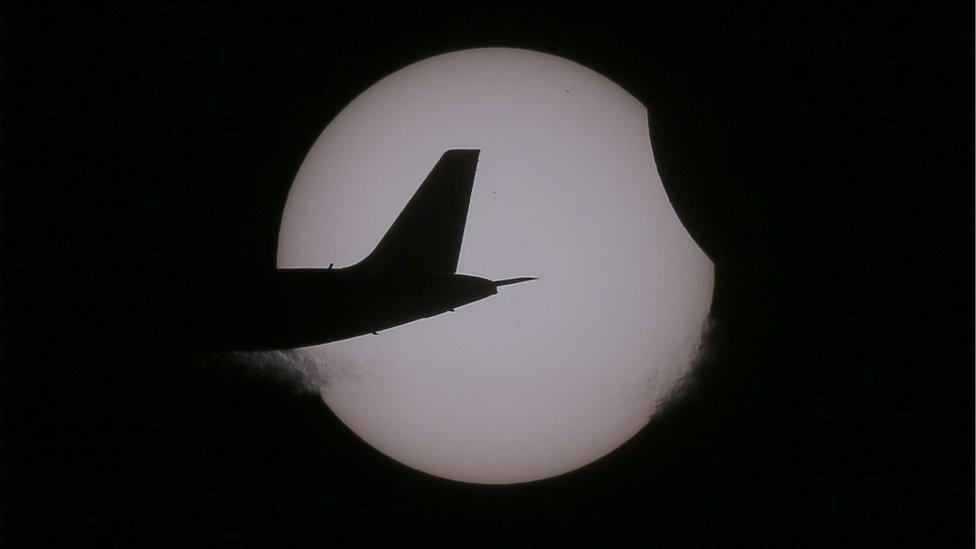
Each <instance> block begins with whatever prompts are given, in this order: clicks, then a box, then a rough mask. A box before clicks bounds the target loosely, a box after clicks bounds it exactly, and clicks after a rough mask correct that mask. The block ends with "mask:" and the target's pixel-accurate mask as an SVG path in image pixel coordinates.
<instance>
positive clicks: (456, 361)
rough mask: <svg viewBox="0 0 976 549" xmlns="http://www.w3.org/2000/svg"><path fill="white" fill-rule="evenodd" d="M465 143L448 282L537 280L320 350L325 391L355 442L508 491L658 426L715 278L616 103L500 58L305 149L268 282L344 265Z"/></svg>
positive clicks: (584, 82) (529, 63)
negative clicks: (464, 197)
mask: <svg viewBox="0 0 976 549" xmlns="http://www.w3.org/2000/svg"><path fill="white" fill-rule="evenodd" d="M457 148H469V149H480V150H481V157H480V162H479V164H478V169H477V176H476V178H475V183H474V191H473V194H472V199H471V205H470V209H469V214H468V219H467V226H466V230H465V234H464V241H463V245H462V248H461V257H460V261H459V265H458V272H460V273H465V274H471V275H476V276H481V277H487V278H492V279H499V278H510V277H518V276H537V277H539V280H537V281H533V282H527V283H524V284H517V285H514V286H506V287H502V288H500V289H499V293H498V295H496V296H494V297H491V298H488V299H485V300H483V301H478V302H476V303H472V304H470V305H467V306H465V307H463V308H460V309H458V310H457V312H455V313H449V314H444V315H440V316H437V317H433V318H429V319H425V320H421V321H417V322H413V323H411V324H406V325H403V326H400V327H397V328H393V329H391V330H388V331H385V332H382V333H380V334H379V335H377V336H372V335H370V336H364V337H358V338H354V339H350V340H346V341H341V342H336V343H332V344H328V345H324V346H320V347H316V348H311V349H309V352H310V354H311V355H312V356H313V357H314V361H315V362H316V364H317V367H318V368H321V369H322V375H320V376H318V377H317V378H316V379H320V380H321V382H320V383H319V386H318V387H317V389H318V390H320V392H321V394H322V397H323V399H324V400H325V402H326V403H327V404H328V406H329V407H330V408H331V409H332V410H333V411H334V412H335V413H336V415H337V416H338V417H339V418H340V419H341V420H342V421H343V422H344V423H345V424H346V425H347V426H349V427H350V428H351V429H352V430H353V431H354V432H356V433H357V434H358V435H359V436H360V437H362V438H363V439H364V440H365V441H366V442H368V443H369V444H371V445H372V446H374V447H375V448H377V449H378V450H380V451H381V452H383V453H385V454H386V455H388V456H390V457H393V458H394V459H396V460H398V461H400V462H402V463H404V464H406V465H409V466H410V467H414V468H416V469H419V470H421V471H425V472H427V473H431V474H434V475H438V476H441V477H445V478H449V479H455V480H461V481H468V482H478V483H489V484H504V483H514V482H524V481H531V480H536V479H542V478H546V477H551V476H554V475H558V474H561V473H565V472H568V471H572V470H573V469H576V468H578V467H581V466H583V465H585V464H587V463H590V462H592V461H593V460H595V459H597V458H599V457H601V456H603V455H605V454H607V453H608V452H610V451H612V450H613V449H615V448H617V447H618V446H619V445H621V444H622V443H624V442H625V441H626V440H627V439H629V438H630V437H632V436H633V435H634V434H635V433H637V432H638V431H639V430H640V429H641V427H643V426H644V425H645V424H646V423H647V422H648V421H649V419H650V417H651V415H652V414H653V413H654V411H655V409H656V407H657V406H658V404H659V403H660V401H661V400H662V398H664V397H665V396H666V394H667V393H668V391H669V390H670V389H671V388H673V387H674V385H675V384H676V383H677V382H678V381H679V380H680V379H681V378H682V376H683V375H684V374H685V373H686V372H687V371H688V369H689V367H690V366H691V363H692V362H693V360H694V357H695V354H696V352H697V349H698V346H699V343H700V339H701V333H702V328H703V326H704V324H705V322H706V319H707V315H708V309H709V306H710V304H711V298H712V287H713V276H714V270H713V267H712V263H711V262H710V261H709V259H708V258H707V257H706V256H705V254H704V253H703V252H702V251H701V250H700V249H699V247H698V246H697V245H696V244H695V242H694V241H693V240H692V239H691V237H690V236H689V235H688V233H687V231H685V229H684V227H683V226H682V225H681V223H680V222H679V221H678V218H677V216H676V215H675V212H674V209H673V208H672V206H671V204H670V202H669V201H668V197H667V195H666V194H665V191H664V187H663V185H662V183H661V178H660V176H659V175H658V173H657V168H656V166H655V164H654V159H653V155H652V152H651V145H650V139H649V136H648V126H647V110H646V109H645V108H644V106H643V105H642V104H641V103H640V102H639V101H638V100H637V99H635V98H634V97H633V96H631V95H630V94H628V93H627V92H626V91H624V90H623V89H622V88H620V87H619V86H617V85H616V84H614V83H613V82H611V81H610V80H608V79H607V78H605V77H603V76H601V75H600V74H597V73H596V72H593V71H591V70H589V69H587V68H585V67H582V66H580V65H578V64H576V63H573V62H571V61H568V60H566V59H562V58H559V57H554V56H551V55H547V54H543V53H538V52H533V51H527V50H518V49H506V48H486V49H475V50H465V51H458V52H453V53H449V54H446V55H440V56H437V57H432V58H430V59H426V60H424V61H421V62H418V63H415V64H413V65H410V66H408V67H406V68H404V69H402V70H400V71H397V72H396V73H394V74H392V75H390V76H388V77H386V78H384V79H383V80H381V81H379V82H378V83H376V84H375V85H373V86H372V87H370V88H369V89H367V90H366V91H365V92H363V93H362V94H361V95H360V96H359V97H357V98H356V99H355V100H354V101H353V102H352V103H350V104H349V105H348V106H347V107H346V108H345V109H344V110H343V111H342V112H341V113H339V115H338V116H337V117H336V118H335V119H334V120H333V121H332V123H330V124H329V126H328V127H327V128H326V129H325V131H324V132H323V133H322V135H321V136H320V137H319V138H318V140H317V141H316V142H315V144H314V146H313V147H312V149H311V151H309V153H308V156H307V157H306V158H305V161H304V163H303V164H302V166H301V169H300V170H299V172H298V175H297V176H296V178H295V182H294V184H293V186H292V188H291V192H290V194H289V196H288V202H287V205H286V207H285V213H284V217H283V221H282V226H281V234H280V237H279V242H278V266H279V267H281V268H286V267H327V266H328V265H329V264H330V263H335V265H336V266H337V267H339V266H346V265H351V264H354V263H356V262H357V261H359V260H360V259H362V258H363V257H365V256H366V255H367V254H368V253H369V252H370V251H371V250H372V248H373V247H374V246H375V245H376V243H377V242H379V240H380V238H381V237H382V236H383V234H384V232H385V231H386V229H387V228H388V227H389V226H390V224H391V223H392V222H393V220H394V219H395V218H396V216H397V214H399V212H400V210H401V209H403V207H404V205H406V203H407V201H408V200H409V199H410V197H411V196H412V195H413V193H414V191H415V190H416V189H417V187H418V186H419V185H420V183H421V182H422V181H423V179H424V177H425V176H426V175H427V173H428V172H429V171H430V169H431V168H432V167H433V166H434V163H435V162H436V161H437V159H438V158H439V157H440V155H441V154H442V153H443V152H444V151H446V150H448V149H457ZM322 314H324V315H327V314H329V311H327V310H325V311H322Z"/></svg>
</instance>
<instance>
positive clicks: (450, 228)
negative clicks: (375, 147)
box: [360, 149, 481, 273]
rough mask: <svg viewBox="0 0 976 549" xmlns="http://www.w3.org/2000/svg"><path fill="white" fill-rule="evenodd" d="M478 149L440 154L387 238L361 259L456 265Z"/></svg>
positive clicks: (386, 264)
mask: <svg viewBox="0 0 976 549" xmlns="http://www.w3.org/2000/svg"><path fill="white" fill-rule="evenodd" d="M480 152H481V151H479V150H477V149H451V150H449V151H447V152H445V153H444V154H443V155H441V158H440V160H438V161H437V164H436V165H435V166H434V169H432V170H431V171H430V174H428V175H427V178H426V179H425V180H424V182H423V184H421V185H420V188H418V189H417V192H415V193H414V195H413V197H412V198H411V199H410V201H409V202H408V203H407V205H406V207H404V208H403V211H401V212H400V215H399V216H397V218H396V221H394V222H393V225H391V226H390V228H389V229H388V230H387V231H386V234H385V235H384V236H383V239H382V240H380V243H379V244H377V245H376V248H375V249H374V250H373V252H372V253H370V254H369V256H367V257H366V259H364V260H363V261H362V262H361V263H360V265H362V266H364V267H367V268H376V269H384V268H390V269H397V270H401V271H418V272H428V273H453V272H455V271H457V263H458V256H459V255H460V253H461V239H462V238H463V237H464V224H465V221H466V220H467V217H468V204H469V203H470V201H471V188H472V187H473V186H474V174H475V170H476V168H477V166H478V155H479V154H480Z"/></svg>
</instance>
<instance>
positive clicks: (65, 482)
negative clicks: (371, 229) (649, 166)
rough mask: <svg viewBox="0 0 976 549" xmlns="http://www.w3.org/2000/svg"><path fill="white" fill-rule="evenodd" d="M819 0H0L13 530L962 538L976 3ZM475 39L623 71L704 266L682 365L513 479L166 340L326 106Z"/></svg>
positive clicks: (175, 534) (308, 536) (286, 180)
mask: <svg viewBox="0 0 976 549" xmlns="http://www.w3.org/2000/svg"><path fill="white" fill-rule="evenodd" d="M816 4H818V3H810V4H800V3H788V4H779V5H777V6H775V7H770V6H768V5H767V4H765V3H763V4H761V5H759V4H739V3H736V4H730V5H726V6H717V5H715V4H713V3H708V4H697V3H685V4H676V5H667V6H665V5H661V4H654V5H649V6H648V7H646V8H645V9H644V10H643V11H629V12H617V11H614V10H612V9H610V8H607V7H600V6H599V5H598V4H595V3H594V4H592V8H591V9H590V10H582V9H575V8H569V7H567V6H562V7H558V8H554V9H544V8H532V9H528V8H524V7H523V8H508V9H493V8H489V7H487V6H479V5H470V6H461V7H454V8H450V9H446V8H436V7H432V6H427V7H423V8H407V7H404V6H401V5H393V4H389V5H388V4H378V3H351V4H346V5H331V4H325V3H308V4H291V5H284V4H279V3H265V4H263V3H247V4H246V5H238V4H237V3H211V4H209V5H203V4H202V3H190V2H176V3H170V2H167V3H159V4H156V5H139V6H138V7H137V6H136V5H135V3H131V4H90V5H87V6H80V5H77V4H75V5H58V4H56V3H50V2H10V1H7V2H4V3H3V20H2V25H3V29H2V30H3V44H2V46H3V143H2V146H3V234H2V238H3V538H4V541H7V542H10V543H12V544H13V546H18V545H22V544H24V543H25V542H28V541H35V542H38V541H40V542H47V543H52V542H75V543H85V542H89V541H93V540H98V541H108V540H114V541H120V542H125V543H138V544H146V543H148V544H170V543H174V542H177V541H192V542H206V541H219V540H237V541H254V542H265V543H283V542H294V541H300V540H311V541H315V542H318V543H336V544H343V545H348V544H354V543H357V542H358V543H370V542H372V543H377V542H397V541H400V542H411V541H412V542H421V541H450V542H477V541H485V542H501V541H508V542H525V543H528V542H534V541H541V540H558V541H573V542H578V543H590V544H594V543H600V542H656V543H660V544H664V545H670V544H698V543H709V544H729V543H732V542H763V541H768V542H794V543H798V544H817V543H826V542H845V543H866V542H868V541H882V542H898V543H926V544H939V545H954V546H955V545H963V546H968V545H971V544H972V541H973V516H974V506H973V499H974V498H973V496H974V493H973V453H974V445H973V427H974V424H973V417H974V407H973V387H974V378H973V352H972V351H973V333H974V331H973V328H974V326H973V203H974V200H973V199H974V197H973V170H974V163H973V120H974V116H973V31H972V29H973V6H972V3H971V2H961V3H959V4H957V5H939V4H935V3H924V4H921V3H920V4H918V5H910V4H901V3H894V2H883V3H877V4H860V5H857V6H855V5H853V4H843V7H839V8H829V9H828V8H823V7H819V6H818V5H816ZM479 46H512V47H523V48H529V49H537V50H541V51H545V52H548V53H553V54H556V55H560V56H563V57H567V58H569V59H572V60H575V61H577V62H579V63H582V64H584V65H586V66H588V67H590V68H593V69H595V70H597V71H598V72H600V73H602V74H604V75H606V76H607V77H609V78H611V79H612V80H614V81H616V82H618V83H619V84H621V85H622V86H624V87H625V88H627V89H628V90H629V91H630V92H631V93H633V94H634V95H635V96H637V97H639V98H640V99H641V100H642V101H643V102H644V103H645V104H646V105H647V107H648V111H649V113H650V118H651V129H652V140H653V146H654V153H655V155H656V158H657V162H658V165H659V168H660V170H661V172H662V175H663V177H664V180H665V184H666V186H667V188H668V191H669V194H670V196H671V199H672V201H673V203H674V204H675V206H676V209H677V210H678V212H679V215H680V216H681V218H682V220H683V221H684V222H685V224H686V226H687V227H688V229H689V230H690V231H691V232H692V234H693V236H694V237H695V238H696V239H697V240H698V242H699V243H700V244H701V245H702V247H703V248H705V249H706V251H707V252H708V253H709V254H710V256H711V257H712V258H713V260H714V261H715V263H716V268H717V272H716V274H717V288H716V298H715V302H714V304H713V317H714V320H715V322H714V324H715V327H716V328H715V330H714V331H713V334H712V340H711V345H710V351H709V353H708V354H707V355H706V356H705V357H704V359H703V361H702V363H701V364H700V365H699V366H698V368H697V370H696V372H695V376H694V382H693V384H692V386H691V387H692V388H691V389H690V390H689V391H688V392H687V394H686V395H685V397H684V398H683V399H681V400H678V401H676V402H674V403H672V405H671V406H670V407H669V408H668V409H667V411H666V413H664V414H662V415H661V416H659V417H657V418H655V419H654V420H653V421H652V423H651V424H650V425H649V426H648V427H647V428H645V429H644V430H643V431H642V432H641V433H640V434H639V435H637V436H636V437H635V438H634V439H632V440H631V441H629V442H628V443H626V444H625V445H624V446H623V447H622V448H620V449H619V450H617V451H616V452H614V453H612V454H611V455H609V456H607V457H605V458H603V459H601V460H599V461H598V462H596V463H594V464H592V465H590V466H587V467H585V468H583V469H581V470H578V471H575V472H573V473H570V474H567V475H564V476H561V477H557V478H554V479H549V480H544V481H539V482H535V483H529V484H524V485H515V486H477V485H467V484H461V483H454V482H449V481H445V480H441V479H437V478H434V477H430V476H427V475H424V474H421V473H418V472H416V471H413V470H410V469H408V468H406V467H404V466H401V465H399V464H397V463H396V462H394V461H392V460H390V459H388V458H386V457H384V456H382V455H381V454H379V453H378V452H376V451H375V450H373V449H371V448H370V447H368V446H367V445H366V444H365V443H362V442H361V441H360V440H359V439H358V438H356V436H355V435H353V434H352V433H351V432H349V431H348V430H347V429H346V428H345V427H344V426H343V425H342V424H341V423H340V422H339V421H338V420H337V419H336V418H335V416H334V415H332V414H331V412H329V410H328V409H327V408H326V407H325V406H323V405H322V403H321V401H320V400H319V399H318V397H315V396H313V395H296V394H295V393H294V392H293V391H292V390H291V389H290V388H288V387H287V386H284V385H280V384H277V383H274V382H272V381H269V380H267V379H261V378H259V377H256V376H254V375H249V374H247V373H246V372H243V371H242V370H240V369H239V368H237V367H236V366H234V365H233V364H231V363H229V362H227V361H223V360H220V359H219V358H216V357H209V358H208V357H199V356H197V357H194V356H189V355H187V354H186V353H184V352H182V351H181V349H180V348H179V347H178V346H174V345H168V344H166V343H165V341H166V338H165V335H166V333H167V331H168V329H169V328H168V327H172V326H174V325H176V324H178V323H179V322H180V321H181V319H180V318H178V317H175V316H174V315H172V314H167V312H166V311H167V310H168V309H167V307H166V304H168V303H170V302H171V301H172V300H173V299H174V296H180V295H185V294H186V292H193V291H197V292H199V291H205V288H207V287H208V285H219V284H221V282H222V281H224V280H226V279H227V278H228V277H244V278H245V279H247V277H251V276H255V277H256V273H260V272H262V271H265V270H267V269H269V268H270V267H271V266H272V265H273V264H274V254H275V243H276V239H277V230H278V223H279V221H280V215H281V211H282V207H283V205H284V201H285V198H286V195H287V192H288V188H289V185H290V183H291V179H292V177H293V176H294V173H295V171H296V170H297V168H298V165H299V163H300V162H301V160H302V158H303V157H304V155H305V153H306V151H307V150H308V148H309V147H310V146H311V144H312V142H313V141H314V139H315V138H316V137H317V135H318V133H319V132H320V131H321V130H322V128H323V127H324V126H325V125H326V124H327V123H328V121H329V120H331V118H332V117H333V116H334V115H335V114H336V113H337V112H338V111H339V110H340V109H341V108H342V107H343V106H344V105H345V104H347V103H348V102H349V101H351V100H352V99H353V98H354V97H355V96H356V95H357V94H358V93H359V92H361V91H362V90H363V89H365V88H366V87H367V86H369V85H370V84H372V83H374V82H375V81H377V80H378V79H380V78H382V77H383V76H385V75H387V74H388V73H390V72H392V71H394V70H396V69H398V68H401V67H403V66H405V65H407V64H409V63H411V62H414V61H418V60H420V59H423V58H425V57H428V56H430V55H434V54H438V53H444V52H447V51H451V50H455V49H462V48H468V47H479ZM255 279H256V278H255ZM210 287H212V286H210ZM201 288H203V289H204V290H201ZM255 291H260V288H255ZM213 329H214V330H215V331H216V330H220V329H221V327H220V326H214V327H213Z"/></svg>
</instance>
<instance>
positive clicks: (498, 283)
mask: <svg viewBox="0 0 976 549" xmlns="http://www.w3.org/2000/svg"><path fill="white" fill-rule="evenodd" d="M530 280H538V279H537V278H536V277H534V276H522V277H519V278H506V279H505V280H492V282H494V283H495V287H496V288H497V287H499V286H507V285H509V284H518V283H519V282H528V281H530Z"/></svg>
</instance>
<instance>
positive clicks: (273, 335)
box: [214, 149, 535, 351]
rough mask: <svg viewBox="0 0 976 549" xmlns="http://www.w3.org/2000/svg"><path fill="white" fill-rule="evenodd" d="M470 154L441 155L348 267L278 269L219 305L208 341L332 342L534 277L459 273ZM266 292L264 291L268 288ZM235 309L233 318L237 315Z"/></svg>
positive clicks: (274, 345)
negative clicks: (264, 283) (218, 319)
mask: <svg viewBox="0 0 976 549" xmlns="http://www.w3.org/2000/svg"><path fill="white" fill-rule="evenodd" d="M479 153H480V151H479V150H476V149H471V150H468V149H452V150H448V151H447V152H445V153H444V154H443V155H442V156H441V158H440V160H438V162H437V164H436V165H435V166H434V168H433V170H431V172H430V174H429V175H428V176H427V178H426V179H425V180H424V182H423V183H422V184H421V185H420V188H418V189H417V191H416V193H414V195H413V197H412V198H411V199H410V201H409V202H408V203H407V205H406V207H404V209H403V211H401V212H400V215H399V216H398V217H397V219H396V221H394V223H393V225H392V226H391V227H390V228H389V230H387V232H386V234H385V235H384V236H383V238H382V239H381V240H380V242H379V244H377V246H376V248H375V249H374V250H373V251H372V253H370V254H369V255H368V256H367V257H366V258H365V259H363V260H362V261H360V262H359V263H357V264H355V265H352V266H350V267H346V268H332V266H331V265H330V266H329V268H325V269H322V268H318V269H304V268H303V269H278V270H277V271H275V273H274V276H273V277H272V280H271V282H270V284H271V285H272V286H273V289H272V291H264V292H261V293H260V294H259V295H257V296H254V295H249V293H250V294H253V293H254V292H248V289H247V288H238V289H236V291H235V292H232V293H236V295H237V296H238V299H237V300H234V301H233V303H231V304H230V305H228V303H224V304H222V305H221V307H222V309H223V311H224V313H226V312H228V307H230V312H231V314H230V315H229V316H227V315H225V316H224V320H223V321H222V323H227V322H229V323H230V324H231V325H229V326H228V325H224V326H222V329H221V330H220V331H219V332H220V333H219V334H217V333H214V336H215V337H217V338H220V339H221V340H222V341H218V342H216V343H217V344H218V346H219V347H221V348H224V349H226V350H235V351H250V350H276V349H291V348H295V347H305V346H310V345H318V344H323V343H330V342H333V341H339V340H343V339H348V338H351V337H356V336H360V335H365V334H370V333H372V334H376V333H378V332H379V331H380V330H385V329H387V328H392V327H394V326H399V325H401V324H406V323H409V322H413V321H415V320H420V319H424V318H428V317H431V316H434V315H439V314H442V313H445V312H449V311H453V310H454V309H455V308H456V307H460V306H461V305H466V304H468V303H473V302H475V301H479V300H481V299H485V298H486V297H489V296H492V295H495V294H496V293H498V287H499V286H505V285H508V284H516V283H519V282H525V281H528V280H535V278H533V277H520V278H510V279H506V280H490V279H487V278H480V277H477V276H470V275H464V274H457V272H456V271H457V263H458V256H459V254H460V252H461V240H462V238H463V236H464V225H465V221H466V219H467V215H468V204H469V203H470V200H471V189H472V187H473V185H474V176H475V169H476V168H477V165H478V155H479ZM265 289H267V288H265ZM235 306H236V307H237V308H238V309H237V310H236V311H235V310H234V307H235Z"/></svg>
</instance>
